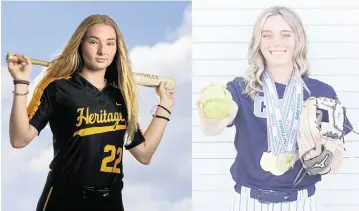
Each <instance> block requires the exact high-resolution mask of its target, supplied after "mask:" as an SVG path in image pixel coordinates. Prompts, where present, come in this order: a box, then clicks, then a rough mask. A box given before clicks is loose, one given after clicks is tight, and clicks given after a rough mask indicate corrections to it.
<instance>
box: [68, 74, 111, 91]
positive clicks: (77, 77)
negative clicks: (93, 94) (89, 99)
mask: <svg viewBox="0 0 359 211" xmlns="http://www.w3.org/2000/svg"><path fill="white" fill-rule="evenodd" d="M72 78H73V79H74V80H75V82H76V83H78V84H80V85H81V86H83V87H84V88H86V89H89V90H91V91H97V92H103V91H105V90H107V89H108V88H109V86H110V83H106V85H105V87H104V88H103V89H102V90H99V89H98V88H97V87H95V86H94V85H93V84H92V83H90V82H89V81H88V80H87V79H86V78H84V77H83V76H82V75H80V74H79V73H78V72H77V71H76V72H74V73H73V75H72Z"/></svg>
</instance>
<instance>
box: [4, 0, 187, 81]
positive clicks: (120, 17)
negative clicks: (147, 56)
mask: <svg viewBox="0 0 359 211" xmlns="http://www.w3.org/2000/svg"><path fill="white" fill-rule="evenodd" d="M1 4H2V11H1V26H2V30H3V32H2V36H1V43H2V49H1V58H5V56H6V53H7V52H19V53H21V54H24V55H27V56H29V57H31V58H37V59H42V60H46V59H50V58H51V56H50V55H51V54H53V53H54V51H56V50H59V49H62V47H63V46H64V45H65V43H66V42H67V40H68V39H69V38H70V36H71V35H72V33H73V32H74V31H75V29H76V28H77V26H78V25H79V24H80V23H81V21H82V20H83V19H84V18H86V17H87V16H89V15H92V14H106V15H109V16H110V17H111V18H113V19H114V20H115V21H116V23H117V24H118V26H119V28H120V30H121V32H122V34H123V36H124V38H125V42H126V45H127V48H128V49H132V48H134V47H135V46H139V45H153V44H156V43H157V42H160V41H164V40H171V38H170V37H168V35H167V34H168V33H169V32H170V31H173V30H174V29H175V28H176V27H178V26H179V25H180V24H181V21H182V19H183V12H184V10H185V8H186V7H188V6H189V5H190V3H188V2H146V1H144V2H1ZM35 68H36V67H35ZM38 69H39V68H37V69H34V74H33V76H34V75H36V74H37V73H38V72H37V70H38Z"/></svg>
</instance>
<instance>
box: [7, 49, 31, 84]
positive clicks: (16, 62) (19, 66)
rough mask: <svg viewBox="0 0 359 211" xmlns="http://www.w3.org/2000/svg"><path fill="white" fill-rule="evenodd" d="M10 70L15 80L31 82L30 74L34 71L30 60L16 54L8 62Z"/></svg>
mask: <svg viewBox="0 0 359 211" xmlns="http://www.w3.org/2000/svg"><path fill="white" fill-rule="evenodd" d="M7 64H8V70H9V72H10V74H11V76H12V78H13V79H14V80H26V81H29V80H30V74H31V71H32V63H31V60H30V58H28V57H26V56H24V55H19V54H14V55H13V56H12V57H11V58H9V60H8V61H7Z"/></svg>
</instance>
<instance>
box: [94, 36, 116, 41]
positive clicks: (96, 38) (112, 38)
mask: <svg viewBox="0 0 359 211" xmlns="http://www.w3.org/2000/svg"><path fill="white" fill-rule="evenodd" d="M87 38H93V39H96V40H100V38H98V37H96V36H88V37H87ZM107 40H108V41H109V40H114V41H116V39H115V38H108V39H107Z"/></svg>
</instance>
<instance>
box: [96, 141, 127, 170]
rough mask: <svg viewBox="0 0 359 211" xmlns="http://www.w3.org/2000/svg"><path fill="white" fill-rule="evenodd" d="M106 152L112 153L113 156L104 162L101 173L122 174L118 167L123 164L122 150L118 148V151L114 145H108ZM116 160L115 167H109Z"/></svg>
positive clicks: (106, 158)
mask: <svg viewBox="0 0 359 211" xmlns="http://www.w3.org/2000/svg"><path fill="white" fill-rule="evenodd" d="M104 152H110V153H111V154H110V155H109V156H107V157H105V158H104V159H103V160H102V163H101V170H100V171H102V172H107V173H120V172H121V169H120V168H118V167H117V165H118V164H119V163H120V162H121V159H122V148H121V147H118V148H117V149H116V146H114V145H106V146H105V148H104ZM115 159H116V160H115ZM114 160H115V163H114V165H113V166H109V163H111V162H113V161H114Z"/></svg>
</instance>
